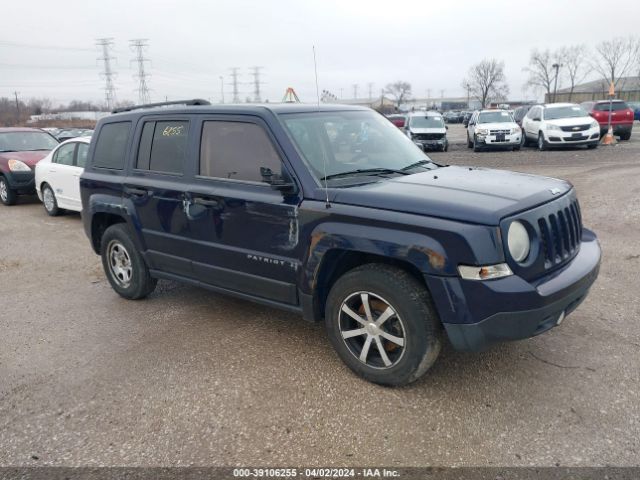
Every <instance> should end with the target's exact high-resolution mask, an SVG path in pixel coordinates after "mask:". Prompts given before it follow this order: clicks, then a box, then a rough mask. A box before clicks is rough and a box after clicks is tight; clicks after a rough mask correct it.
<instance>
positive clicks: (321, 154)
mask: <svg viewBox="0 0 640 480" xmlns="http://www.w3.org/2000/svg"><path fill="white" fill-rule="evenodd" d="M280 117H281V118H282V119H283V120H284V125H285V126H286V128H287V130H288V131H289V133H290V135H291V137H292V138H293V141H294V142H295V143H296V145H297V146H298V148H299V150H300V152H301V153H302V155H303V157H304V159H305V160H306V162H307V165H308V166H309V168H310V169H311V171H312V172H313V174H314V175H315V177H316V178H317V179H318V180H320V179H322V178H323V177H325V176H326V177H330V176H335V175H340V174H344V173H347V172H353V173H354V176H357V175H358V172H357V171H358V170H370V169H388V170H402V169H403V168H407V167H410V166H413V165H414V164H418V163H419V162H425V163H426V162H430V160H429V157H427V155H425V154H424V152H423V151H422V150H421V149H420V148H419V147H418V146H416V145H415V144H414V143H413V142H412V141H411V140H409V138H408V137H407V136H406V135H404V134H403V133H401V132H400V130H398V129H397V128H396V127H394V126H393V124H392V123H390V122H389V121H387V120H386V119H385V118H384V117H382V116H381V115H379V114H377V113H375V112H372V111H347V112H313V113H296V114H281V115H280ZM435 166H436V165H435V164H432V163H428V164H427V165H426V166H423V165H420V166H419V167H417V166H416V168H435Z"/></svg>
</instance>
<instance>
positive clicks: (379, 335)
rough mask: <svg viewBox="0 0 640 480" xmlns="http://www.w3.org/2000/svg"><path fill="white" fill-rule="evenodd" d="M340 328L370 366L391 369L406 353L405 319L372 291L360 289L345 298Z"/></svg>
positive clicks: (353, 351) (354, 352)
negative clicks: (360, 290) (361, 290)
mask: <svg viewBox="0 0 640 480" xmlns="http://www.w3.org/2000/svg"><path fill="white" fill-rule="evenodd" d="M339 328H340V335H341V336H342V340H343V341H344V343H345V345H346V346H347V349H348V350H349V352H351V354H352V355H353V356H354V357H356V358H357V359H358V360H359V361H360V362H362V363H364V364H365V365H367V366H368V367H372V368H378V369H388V368H391V367H393V366H394V365H396V364H397V363H398V362H399V361H400V359H401V358H402V356H403V355H404V351H405V347H406V334H405V331H406V330H405V328H404V325H403V322H402V319H401V318H400V316H399V315H398V313H397V312H396V310H395V309H394V308H393V307H392V306H391V304H390V303H389V302H387V301H386V300H385V299H384V298H382V297H380V296H379V295H376V294H374V293H372V292H356V293H353V294H351V295H350V296H349V297H347V298H346V299H345V300H344V301H343V302H342V305H341V307H340V312H339Z"/></svg>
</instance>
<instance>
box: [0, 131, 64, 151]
mask: <svg viewBox="0 0 640 480" xmlns="http://www.w3.org/2000/svg"><path fill="white" fill-rule="evenodd" d="M56 145H58V142H57V141H56V139H55V138H53V137H52V136H51V135H49V134H48V133H44V132H4V133H0V152H25V151H29V150H53V149H54V148H55V146H56Z"/></svg>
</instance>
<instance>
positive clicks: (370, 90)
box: [367, 82, 373, 100]
mask: <svg viewBox="0 0 640 480" xmlns="http://www.w3.org/2000/svg"><path fill="white" fill-rule="evenodd" d="M367 89H368V90H369V100H373V93H372V92H373V82H369V83H367Z"/></svg>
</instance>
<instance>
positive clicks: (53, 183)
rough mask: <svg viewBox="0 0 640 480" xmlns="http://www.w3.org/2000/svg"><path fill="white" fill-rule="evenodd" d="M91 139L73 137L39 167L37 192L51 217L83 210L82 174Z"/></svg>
mask: <svg viewBox="0 0 640 480" xmlns="http://www.w3.org/2000/svg"><path fill="white" fill-rule="evenodd" d="M90 141H91V139H90V138H85V137H82V138H73V139H71V140H67V141H66V142H63V143H61V144H60V145H58V146H57V147H56V148H55V150H52V151H51V152H50V153H49V155H47V156H46V157H44V158H43V159H42V160H40V161H39V162H38V163H37V164H36V191H37V192H38V198H39V199H40V201H41V202H42V203H43V204H44V209H45V210H46V211H47V213H48V214H49V215H51V216H56V215H58V214H59V213H60V212H61V210H63V209H64V210H74V211H76V212H80V211H81V210H82V202H81V201H80V174H81V173H82V171H83V170H84V166H85V164H86V162H87V154H88V153H89V142H90Z"/></svg>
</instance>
